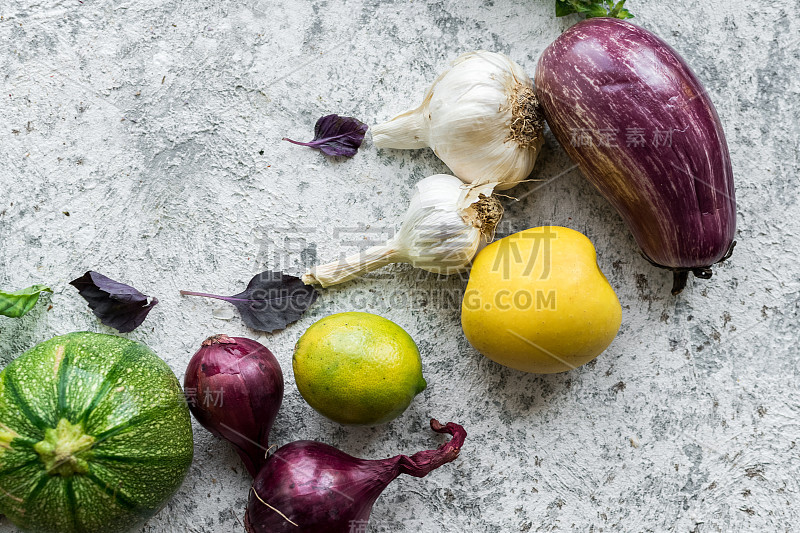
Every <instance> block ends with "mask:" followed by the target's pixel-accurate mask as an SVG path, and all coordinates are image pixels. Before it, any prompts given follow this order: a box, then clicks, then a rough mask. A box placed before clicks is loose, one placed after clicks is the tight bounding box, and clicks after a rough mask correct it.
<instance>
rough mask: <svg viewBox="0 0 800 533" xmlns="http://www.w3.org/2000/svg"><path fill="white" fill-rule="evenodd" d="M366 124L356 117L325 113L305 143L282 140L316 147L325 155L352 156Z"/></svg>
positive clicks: (364, 132)
mask: <svg viewBox="0 0 800 533" xmlns="http://www.w3.org/2000/svg"><path fill="white" fill-rule="evenodd" d="M367 128H369V126H367V125H366V124H364V123H363V122H361V121H360V120H358V119H357V118H353V117H340V116H339V115H326V116H324V117H322V118H321V119H319V120H318V121H317V124H316V125H315V126H314V140H313V141H311V142H307V143H302V142H298V141H293V140H291V139H287V138H286V137H284V138H283V140H284V141H289V142H290V143H294V144H299V145H301V146H310V147H311V148H317V149H319V150H321V151H322V152H323V153H325V154H327V155H333V156H337V155H341V156H344V157H353V156H354V155H356V152H358V147H359V146H361V143H362V142H364V135H365V134H366V133H367Z"/></svg>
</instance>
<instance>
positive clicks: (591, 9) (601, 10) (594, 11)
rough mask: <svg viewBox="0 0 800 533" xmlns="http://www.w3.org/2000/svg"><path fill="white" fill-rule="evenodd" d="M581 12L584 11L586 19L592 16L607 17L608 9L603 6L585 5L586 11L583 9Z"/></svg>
mask: <svg viewBox="0 0 800 533" xmlns="http://www.w3.org/2000/svg"><path fill="white" fill-rule="evenodd" d="M583 13H586V18H587V19H590V18H594V17H607V16H608V9H606V8H605V7H603V6H597V5H595V6H587V7H586V11H583Z"/></svg>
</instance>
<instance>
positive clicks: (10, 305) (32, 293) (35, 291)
mask: <svg viewBox="0 0 800 533" xmlns="http://www.w3.org/2000/svg"><path fill="white" fill-rule="evenodd" d="M43 292H53V291H52V290H51V289H50V288H49V287H45V286H44V285H33V286H32V287H28V288H27V289H22V290H21V291H17V292H3V291H0V315H5V316H7V317H11V318H19V317H21V316H22V315H24V314H26V313H27V312H28V311H30V310H31V309H33V306H34V305H36V302H38V301H39V295H40V294H42V293H43Z"/></svg>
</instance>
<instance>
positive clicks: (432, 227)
mask: <svg viewBox="0 0 800 533" xmlns="http://www.w3.org/2000/svg"><path fill="white" fill-rule="evenodd" d="M469 192H470V191H469V190H468V189H467V188H466V187H465V186H464V184H463V183H462V182H461V181H460V180H459V179H458V178H456V177H455V176H449V175H447V174H436V175H434V176H429V177H427V178H425V179H423V180H421V181H420V182H419V183H417V185H416V187H415V189H414V195H413V196H412V198H411V202H410V204H409V207H408V211H407V212H406V214H405V218H404V219H403V224H402V226H401V227H400V230H399V231H398V232H397V234H396V235H395V236H394V237H393V238H392V239H390V240H389V241H388V242H387V243H386V244H385V245H383V246H373V247H371V248H369V249H367V250H365V251H364V252H362V253H358V254H354V255H351V256H349V257H346V258H344V259H342V260H340V261H334V262H332V263H328V264H325V265H320V266H317V267H315V268H312V269H310V270H308V272H306V273H305V275H303V278H302V279H303V282H304V283H306V284H309V285H311V284H316V285H322V286H323V287H328V286H331V285H336V284H337V283H344V282H345V281H349V280H351V279H354V278H357V277H359V276H361V275H363V274H366V273H367V272H371V271H373V270H375V269H378V268H381V267H383V266H386V265H388V264H390V263H411V264H412V265H414V266H415V267H418V268H421V269H423V270H427V271H428V272H433V273H435V274H445V275H448V274H453V273H455V272H459V271H462V270H465V269H466V268H467V266H468V265H469V264H470V262H471V261H472V259H473V257H475V254H476V253H477V252H478V249H479V247H480V245H481V239H485V240H486V241H491V240H492V238H493V237H494V230H495V227H496V226H497V223H498V222H499V221H500V219H501V218H502V216H503V206H502V205H501V204H500V202H499V201H498V200H497V199H496V198H494V197H491V196H490V197H486V196H479V197H477V198H475V197H474V195H471V194H468V193H469Z"/></svg>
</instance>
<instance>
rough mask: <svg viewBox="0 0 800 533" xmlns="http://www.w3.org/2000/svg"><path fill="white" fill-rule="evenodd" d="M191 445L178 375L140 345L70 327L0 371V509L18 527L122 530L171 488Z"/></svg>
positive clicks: (76, 532) (62, 532)
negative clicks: (65, 332) (66, 333)
mask: <svg viewBox="0 0 800 533" xmlns="http://www.w3.org/2000/svg"><path fill="white" fill-rule="evenodd" d="M193 450H194V446H193V440H192V426H191V421H190V419H189V410H188V407H187V405H186V401H185V397H184V395H183V391H182V390H181V387H180V384H179V383H178V380H177V379H176V378H175V375H174V374H173V373H172V370H171V369H170V368H169V366H167V364H166V363H165V362H164V361H162V360H161V359H160V358H159V357H158V356H157V355H155V354H154V353H153V352H152V351H150V349H148V348H147V347H146V346H144V345H142V344H139V343H137V342H134V341H130V340H127V339H123V338H121V337H115V336H113V335H101V334H97V333H86V332H81V333H70V334H68V335H63V336H60V337H54V338H52V339H50V340H49V341H47V342H43V343H41V344H39V345H37V346H35V347H34V348H32V349H31V350H29V351H27V352H25V353H24V354H22V355H21V356H20V357H18V358H17V359H15V360H14V361H13V362H12V363H11V364H9V365H8V366H7V367H6V368H5V369H3V371H2V372H0V512H2V513H3V514H5V515H6V516H7V517H8V518H9V519H10V520H11V521H12V522H13V523H14V524H16V525H17V526H18V527H19V528H20V529H22V530H25V531H36V532H40V533H51V532H52V533H114V532H121V531H126V530H129V529H130V528H132V527H134V526H136V525H137V524H139V523H141V522H143V521H144V520H146V519H147V518H149V517H151V516H153V515H154V514H155V513H156V512H157V511H158V510H159V509H161V507H163V505H164V504H165V503H166V502H167V500H168V499H169V498H170V497H171V496H172V495H173V494H174V493H175V491H176V490H177V489H178V487H179V486H180V484H181V483H182V482H183V478H184V477H185V476H186V473H187V471H188V470H189V466H190V464H191V462H192V454H193Z"/></svg>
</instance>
